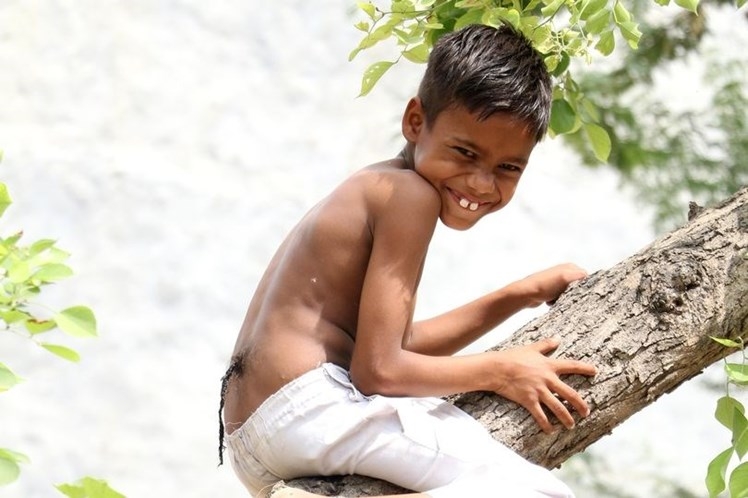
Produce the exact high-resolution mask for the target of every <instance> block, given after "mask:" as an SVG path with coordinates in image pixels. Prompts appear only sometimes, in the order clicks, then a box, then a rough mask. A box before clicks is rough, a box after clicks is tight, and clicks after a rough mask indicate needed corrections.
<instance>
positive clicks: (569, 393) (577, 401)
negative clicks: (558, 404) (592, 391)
mask: <svg viewBox="0 0 748 498" xmlns="http://www.w3.org/2000/svg"><path fill="white" fill-rule="evenodd" d="M552 388H553V390H554V391H555V392H556V394H558V395H559V397H560V398H561V399H563V400H566V401H567V402H568V403H569V404H570V405H571V406H573V407H574V409H575V410H576V411H577V413H579V414H580V415H582V416H583V417H586V416H587V415H589V414H590V407H589V405H587V402H586V401H585V400H584V398H582V396H581V395H580V394H579V393H578V392H576V391H575V390H574V389H572V388H571V387H569V386H568V385H566V384H565V383H564V382H562V381H560V380H559V381H558V383H557V384H555V385H553V386H552Z"/></svg>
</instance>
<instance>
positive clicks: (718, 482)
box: [705, 447, 732, 498]
mask: <svg viewBox="0 0 748 498" xmlns="http://www.w3.org/2000/svg"><path fill="white" fill-rule="evenodd" d="M730 457H732V447H730V448H727V449H726V450H725V451H723V452H722V453H720V454H719V455H717V456H716V457H714V459H713V460H712V461H711V462H709V466H708V467H707V471H706V479H705V482H706V489H707V491H709V498H715V497H716V496H717V495H718V494H720V493H721V492H722V491H723V490H724V489H725V473H726V472H727V465H728V464H729V463H730Z"/></svg>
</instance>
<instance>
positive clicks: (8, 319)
mask: <svg viewBox="0 0 748 498" xmlns="http://www.w3.org/2000/svg"><path fill="white" fill-rule="evenodd" d="M29 318H31V315H29V314H28V313H26V312H25V311H21V310H16V309H10V310H8V311H3V312H2V313H0V319H1V320H2V321H4V322H5V323H7V324H8V325H10V324H12V323H17V322H20V321H21V320H28V319H29Z"/></svg>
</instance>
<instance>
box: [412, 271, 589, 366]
mask: <svg viewBox="0 0 748 498" xmlns="http://www.w3.org/2000/svg"><path fill="white" fill-rule="evenodd" d="M585 276H587V273H586V272H585V271H584V270H582V269H581V268H579V267H577V266H576V265H573V264H570V263H567V264H562V265H558V266H554V267H552V268H548V269H547V270H544V271H541V272H538V273H534V274H532V275H530V276H528V277H526V278H524V279H522V280H519V281H517V282H513V283H511V284H509V285H507V286H506V287H503V288H501V289H498V290H496V291H494V292H491V293H489V294H486V295H485V296H482V297H480V298H478V299H476V300H474V301H471V302H469V303H467V304H465V305H464V306H461V307H459V308H456V309H454V310H451V311H448V312H446V313H444V314H442V315H439V316H437V317H434V318H431V319H428V320H422V321H419V322H416V323H414V324H413V328H412V331H411V333H410V334H409V338H408V342H407V344H405V347H406V349H408V350H410V351H413V352H417V353H423V354H430V355H442V356H443V355H452V354H454V353H456V352H458V351H459V350H461V349H462V348H464V347H465V346H467V345H469V344H471V343H472V342H473V341H475V340H476V339H478V338H479V337H481V336H482V335H483V334H485V333H486V332H489V331H490V330H492V329H494V328H495V327H496V326H498V325H499V324H500V323H502V322H503V321H504V320H506V319H507V318H509V317H510V316H512V315H513V314H515V313H517V312H518V311H520V310H522V309H524V308H530V307H536V306H538V305H540V304H543V303H552V302H554V301H555V300H556V299H557V298H558V296H559V295H561V293H562V292H563V291H564V290H565V289H566V287H568V285H569V284H570V283H571V282H573V281H575V280H579V279H581V278H584V277H585Z"/></svg>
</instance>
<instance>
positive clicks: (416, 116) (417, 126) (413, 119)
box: [402, 97, 426, 142]
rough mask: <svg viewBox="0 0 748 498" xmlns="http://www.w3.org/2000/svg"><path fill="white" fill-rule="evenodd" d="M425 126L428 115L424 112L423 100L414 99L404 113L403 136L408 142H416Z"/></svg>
mask: <svg viewBox="0 0 748 498" xmlns="http://www.w3.org/2000/svg"><path fill="white" fill-rule="evenodd" d="M424 126H426V115H425V114H424V112H423V106H422V105H421V99H419V98H418V97H413V98H412V99H410V100H409V101H408V105H407V106H406V107H405V112H404V113H403V124H402V127H403V136H404V137H405V139H406V140H407V141H408V142H415V141H416V140H417V139H418V134H419V133H421V130H422V129H423V127H424Z"/></svg>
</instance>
